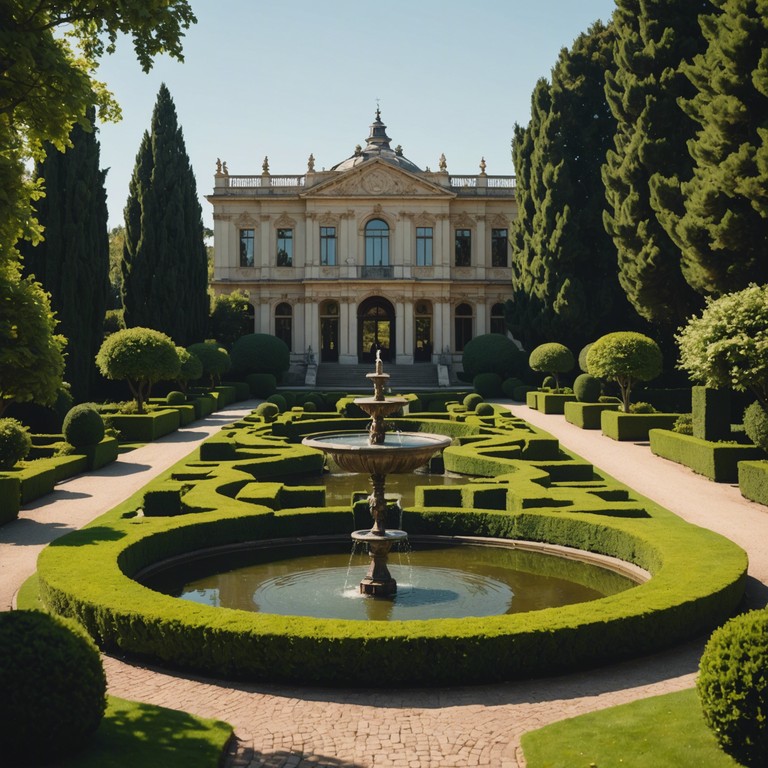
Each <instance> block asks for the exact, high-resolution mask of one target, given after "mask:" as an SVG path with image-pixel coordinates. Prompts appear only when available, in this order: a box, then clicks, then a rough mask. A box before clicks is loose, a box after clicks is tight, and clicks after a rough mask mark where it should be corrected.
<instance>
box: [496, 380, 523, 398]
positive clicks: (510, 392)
mask: <svg viewBox="0 0 768 768" xmlns="http://www.w3.org/2000/svg"><path fill="white" fill-rule="evenodd" d="M522 386H525V382H524V381H523V380H522V379H518V378H516V377H510V378H508V379H504V381H502V382H501V391H502V392H503V393H504V395H505V396H506V397H509V398H512V399H515V389H516V388H517V387H522Z"/></svg>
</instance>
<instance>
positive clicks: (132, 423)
mask: <svg viewBox="0 0 768 768" xmlns="http://www.w3.org/2000/svg"><path fill="white" fill-rule="evenodd" d="M206 415H207V414H206ZM108 421H109V425H110V426H111V427H113V428H114V429H116V430H117V431H118V432H119V433H120V437H121V441H122V442H126V443H151V442H152V441H153V440H157V438H158V437H162V436H163V435H168V434H170V433H171V432H175V431H176V430H177V429H178V428H179V425H180V424H181V417H180V416H179V412H178V411H177V410H176V409H175V408H163V409H161V410H157V411H152V412H150V413H141V414H139V413H131V414H121V413H116V414H110V415H109V417H108Z"/></svg>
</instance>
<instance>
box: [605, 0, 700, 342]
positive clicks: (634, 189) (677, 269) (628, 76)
mask: <svg viewBox="0 0 768 768" xmlns="http://www.w3.org/2000/svg"><path fill="white" fill-rule="evenodd" d="M616 6H617V7H616V10H615V11H614V14H613V27H614V29H615V32H616V36H617V40H616V44H615V47H614V62H615V66H614V67H613V68H611V69H609V70H608V71H607V73H606V87H605V92H606V96H607V99H608V104H609V105H610V108H611V112H612V113H613V115H614V117H615V118H616V121H617V126H616V133H615V136H614V147H613V148H612V149H610V150H609V151H608V153H607V156H606V161H605V165H604V166H603V181H604V184H605V195H606V201H607V203H608V206H607V210H606V211H605V214H604V224H605V228H606V230H607V232H608V234H609V235H610V236H611V238H612V239H613V242H614V244H615V247H616V249H617V251H618V266H619V281H620V283H621V285H622V287H623V288H624V290H625V292H626V294H627V298H628V299H629V301H630V303H631V304H632V306H633V307H634V308H635V309H636V310H637V312H638V313H639V314H640V315H641V316H642V317H643V318H645V319H646V320H648V321H650V322H651V323H654V324H655V325H656V326H657V327H658V329H659V332H660V333H663V334H665V335H667V336H668V335H670V334H671V332H672V331H673V330H674V329H676V328H677V327H678V326H679V325H680V324H681V323H682V322H684V320H685V319H686V318H687V317H689V316H690V315H691V314H692V313H693V312H695V311H696V310H697V309H698V308H699V307H700V305H701V300H700V299H699V297H698V296H697V294H696V293H695V292H694V291H693V289H692V288H691V287H690V286H689V285H688V283H687V282H686V281H685V278H684V277H683V272H682V269H681V254H680V248H679V247H678V246H677V245H676V244H675V243H674V242H673V241H672V239H671V238H670V236H669V234H668V232H667V230H666V229H665V227H664V226H663V225H662V222H661V221H660V215H659V210H661V211H665V210H666V207H667V206H669V205H671V204H672V203H673V200H672V198H673V195H672V192H673V184H672V181H669V180H670V179H679V178H685V177H686V174H687V173H688V171H689V169H690V166H691V160H690V156H689V154H688V151H687V148H686V142H687V141H688V140H689V139H690V138H691V137H692V136H693V134H694V132H695V129H696V125H695V124H694V123H693V122H692V121H691V120H689V119H688V118H687V117H686V115H685V114H684V113H683V112H682V111H681V109H680V107H679V105H678V102H677V100H678V99H679V98H684V97H686V96H688V95H691V91H692V89H691V86H690V83H689V81H688V79H687V78H686V77H685V76H684V75H683V74H682V68H683V66H684V63H685V62H686V61H689V60H690V59H691V58H692V57H693V56H694V55H695V54H696V53H698V52H699V51H700V50H702V49H703V45H704V40H703V37H702V35H701V31H700V29H699V25H698V18H699V15H700V14H701V13H702V12H704V11H706V10H711V3H710V2H709V1H708V0H691V1H690V2H684V3H681V2H679V0H617V3H616ZM662 178H663V179H667V180H668V181H667V182H666V187H665V189H666V191H667V194H666V196H665V203H664V207H663V208H662V207H661V205H660V201H659V199H658V196H654V195H652V189H654V188H658V183H659V180H660V179H662ZM678 204H679V202H678ZM662 218H663V216H662Z"/></svg>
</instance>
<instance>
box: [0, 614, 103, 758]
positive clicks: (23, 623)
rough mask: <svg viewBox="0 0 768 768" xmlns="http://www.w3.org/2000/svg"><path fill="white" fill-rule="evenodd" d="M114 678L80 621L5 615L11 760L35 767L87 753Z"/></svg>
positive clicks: (0, 633) (3, 724) (2, 704)
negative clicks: (86, 746) (106, 671)
mask: <svg viewBox="0 0 768 768" xmlns="http://www.w3.org/2000/svg"><path fill="white" fill-rule="evenodd" d="M106 687H107V683H106V677H105V675H104V669H103V668H102V665H101V658H100V657H99V652H98V650H97V649H96V646H95V645H94V644H93V642H92V641H91V640H90V638H88V637H86V636H85V634H84V633H83V632H82V630H80V628H79V627H78V626H77V625H76V624H75V623H74V622H70V621H67V620H65V619H61V618H58V617H55V616H51V615H50V614H47V613H43V612H41V611H9V612H5V613H2V614H0V690H2V691H3V695H2V698H0V743H2V745H3V759H4V760H9V761H10V762H11V764H16V765H32V764H40V763H42V762H44V761H45V762H48V761H52V760H59V759H61V758H64V757H66V756H67V755H69V754H71V753H72V752H74V751H76V750H77V749H79V748H81V747H82V746H83V745H84V744H85V743H86V741H87V739H88V738H89V737H90V736H91V734H93V732H94V731H95V730H96V728H97V727H98V725H99V723H100V722H101V718H102V717H103V715H104V710H105V707H106Z"/></svg>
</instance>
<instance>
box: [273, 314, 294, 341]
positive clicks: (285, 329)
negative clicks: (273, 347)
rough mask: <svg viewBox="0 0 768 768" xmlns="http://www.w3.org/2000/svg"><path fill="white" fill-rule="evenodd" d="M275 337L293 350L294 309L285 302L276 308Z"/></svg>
mask: <svg viewBox="0 0 768 768" xmlns="http://www.w3.org/2000/svg"><path fill="white" fill-rule="evenodd" d="M275 336H277V338H278V339H282V340H283V341H284V342H285V343H286V345H287V347H288V349H291V350H292V349H293V309H292V308H291V305H290V304H286V303H285V302H282V303H280V304H278V305H277V306H276V307H275Z"/></svg>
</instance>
